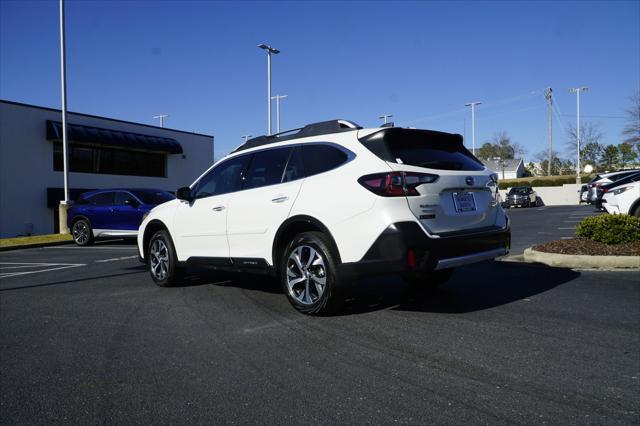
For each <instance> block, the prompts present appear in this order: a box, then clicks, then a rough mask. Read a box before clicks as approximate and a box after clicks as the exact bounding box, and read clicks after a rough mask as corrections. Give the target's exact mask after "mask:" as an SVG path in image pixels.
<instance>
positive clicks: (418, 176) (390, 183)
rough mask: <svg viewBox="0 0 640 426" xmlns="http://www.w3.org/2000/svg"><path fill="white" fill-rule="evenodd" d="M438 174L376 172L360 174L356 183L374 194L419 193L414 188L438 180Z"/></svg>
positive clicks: (384, 195) (385, 195)
mask: <svg viewBox="0 0 640 426" xmlns="http://www.w3.org/2000/svg"><path fill="white" fill-rule="evenodd" d="M438 177H439V176H438V175H432V174H428V173H413V172H390V173H376V174H373V175H366V176H362V177H361V178H360V179H358V183H359V184H360V185H362V186H364V187H365V188H367V189H368V190H369V191H371V192H373V193H374V194H377V195H380V196H383V197H404V196H414V195H420V194H419V193H418V191H417V190H416V188H417V187H418V186H420V185H423V184H425V183H433V182H435V181H437V180H438Z"/></svg>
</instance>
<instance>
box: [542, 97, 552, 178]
mask: <svg viewBox="0 0 640 426" xmlns="http://www.w3.org/2000/svg"><path fill="white" fill-rule="evenodd" d="M544 98H545V99H546V100H547V105H548V107H549V108H548V109H549V156H548V159H547V176H551V160H552V159H551V156H552V139H553V131H552V127H551V126H552V125H553V121H552V119H551V113H552V112H553V110H552V108H553V89H552V88H551V87H547V90H545V92H544Z"/></svg>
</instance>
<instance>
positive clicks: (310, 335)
mask: <svg viewBox="0 0 640 426" xmlns="http://www.w3.org/2000/svg"><path fill="white" fill-rule="evenodd" d="M587 209H588V208H586V209H583V207H577V206H574V207H563V208H552V207H549V208H545V209H543V210H536V209H533V208H532V209H528V210H521V209H518V210H512V211H510V212H509V215H510V217H511V218H512V227H513V228H512V230H513V240H514V241H513V243H514V244H513V246H514V250H513V252H516V250H517V251H520V250H521V247H522V250H523V249H524V248H523V247H524V245H525V244H529V245H530V243H529V242H531V241H532V242H543V241H545V238H546V237H545V235H547V234H539V233H538V232H551V233H552V234H550V235H549V237H550V238H548V239H553V238H559V236H563V235H565V234H563V233H561V231H565V230H559V229H556V228H560V227H562V228H565V226H561V225H560V224H561V223H564V222H563V221H564V220H567V219H563V218H565V217H567V218H568V217H570V216H572V215H573V216H575V215H577V213H580V212H588V211H589V210H587ZM567 227H568V226H567ZM546 229H549V230H550V231H546ZM534 232H535V234H534ZM523 241H527V243H523ZM135 256H136V252H135V245H133V244H132V243H126V242H124V243H123V242H117V243H104V244H99V245H95V246H93V247H90V248H76V247H75V246H61V247H52V248H40V249H28V250H17V251H11V252H3V253H0V368H1V374H0V390H1V392H0V423H3V424H15V423H205V422H206V423H252V424H256V423H260V424H265V423H302V422H305V423H332V424H333V423H348V424H352V423H357V424H362V423H396V422H398V423H411V424H416V423H439V424H441V423H447V424H452V423H462V422H464V423H473V424H477V423H491V424H514V423H527V424H531V423H561V424H567V423H571V424H587V423H588V424H638V422H639V421H640V331H639V330H640V327H639V326H640V279H639V278H640V277H639V276H638V273H637V272H597V271H572V270H568V269H561V268H551V267H547V266H542V265H534V264H525V263H519V262H485V263H480V264H476V265H469V266H466V267H461V268H459V269H458V270H457V271H456V272H455V273H454V275H453V277H452V279H451V281H450V282H448V283H447V284H446V285H444V286H443V287H442V288H440V289H438V290H435V291H431V292H419V291H413V290H411V289H410V288H409V287H408V286H407V285H405V284H404V283H403V282H402V281H400V280H399V279H396V278H393V277H379V278H376V279H369V280H363V281H360V282H358V283H357V284H356V285H355V287H354V288H353V291H352V293H351V298H350V300H349V302H348V303H347V306H346V308H345V310H344V312H343V313H342V314H341V315H337V316H333V317H325V318H312V317H307V316H304V315H300V314H298V313H297V312H295V311H294V310H293V308H292V307H291V306H290V305H289V303H288V302H287V300H286V298H285V296H284V295H283V293H282V291H281V290H280V288H279V286H278V284H277V283H276V282H275V281H274V280H271V279H268V278H264V277H259V276H235V275H226V276H222V275H216V274H213V273H210V272H206V271H192V272H197V273H199V275H193V276H191V277H190V278H189V279H188V280H187V282H186V283H185V285H184V286H181V287H178V288H167V289H163V288H158V287H157V286H155V284H153V282H152V281H151V279H150V278H149V276H148V273H147V271H146V270H145V267H144V266H143V265H141V264H140V263H138V262H137V260H136V259H135ZM18 274H20V275H18Z"/></svg>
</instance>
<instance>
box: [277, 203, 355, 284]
mask: <svg viewBox="0 0 640 426" xmlns="http://www.w3.org/2000/svg"><path fill="white" fill-rule="evenodd" d="M301 232H321V233H322V234H324V235H325V236H326V237H327V238H328V239H329V242H330V243H331V246H332V247H331V248H332V249H333V250H334V253H335V255H336V256H337V259H336V260H337V262H338V263H342V260H341V257H340V250H339V249H338V245H337V244H336V241H335V239H334V238H333V235H331V232H330V231H329V228H327V227H326V226H325V225H324V224H323V223H322V222H321V221H319V220H318V219H316V218H314V217H311V216H307V215H296V216H292V217H290V218H288V219H287V220H285V221H284V222H282V224H281V225H280V227H279V228H278V230H277V231H276V234H275V237H274V239H273V247H272V263H273V268H274V269H275V270H276V271H277V270H278V267H279V265H280V262H279V259H280V255H281V254H282V252H283V251H284V249H285V247H286V245H287V243H288V242H289V241H291V239H292V238H293V237H294V236H295V235H297V234H300V233H301Z"/></svg>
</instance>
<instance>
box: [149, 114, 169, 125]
mask: <svg viewBox="0 0 640 426" xmlns="http://www.w3.org/2000/svg"><path fill="white" fill-rule="evenodd" d="M168 116H169V114H160V115H154V116H153V118H159V119H160V127H164V119H165V117H168Z"/></svg>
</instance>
